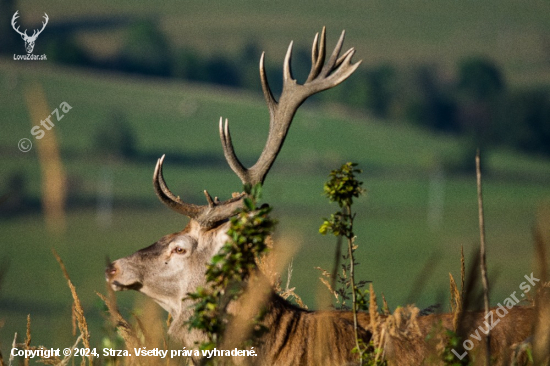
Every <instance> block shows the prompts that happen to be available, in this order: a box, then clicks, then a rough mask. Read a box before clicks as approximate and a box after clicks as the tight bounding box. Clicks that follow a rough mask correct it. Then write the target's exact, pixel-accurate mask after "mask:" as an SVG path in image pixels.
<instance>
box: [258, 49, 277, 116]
mask: <svg viewBox="0 0 550 366" xmlns="http://www.w3.org/2000/svg"><path fill="white" fill-rule="evenodd" d="M264 59H265V52H262V56H261V57H260V79H261V82H262V91H263V92H264V99H265V102H266V103H267V108H268V109H269V118H270V121H272V120H273V118H274V116H275V109H276V108H277V101H276V100H275V97H274V96H273V93H272V92H271V88H270V87H269V83H268V81H267V76H266V73H265V66H264Z"/></svg>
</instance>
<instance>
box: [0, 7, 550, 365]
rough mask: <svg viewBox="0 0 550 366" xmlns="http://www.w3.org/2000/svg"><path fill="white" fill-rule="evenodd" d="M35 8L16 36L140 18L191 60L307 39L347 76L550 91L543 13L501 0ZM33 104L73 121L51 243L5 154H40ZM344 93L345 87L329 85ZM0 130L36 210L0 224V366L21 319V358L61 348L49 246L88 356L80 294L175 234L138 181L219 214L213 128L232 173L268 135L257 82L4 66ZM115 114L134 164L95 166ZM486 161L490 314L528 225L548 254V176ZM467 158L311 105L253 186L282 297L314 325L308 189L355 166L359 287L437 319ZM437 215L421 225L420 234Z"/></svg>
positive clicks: (33, 174)
mask: <svg viewBox="0 0 550 366" xmlns="http://www.w3.org/2000/svg"><path fill="white" fill-rule="evenodd" d="M41 4H42V5H43V8H38V7H36V6H35V5H34V4H33V5H31V4H30V3H25V4H20V12H21V13H22V14H27V15H25V17H28V19H29V21H32V20H35V21H38V19H39V18H40V17H41V16H42V13H43V12H44V10H46V11H47V12H48V15H49V16H50V21H51V22H52V24H53V23H54V22H55V19H65V20H68V19H76V18H77V17H80V16H84V15H89V16H104V15H123V16H130V17H145V16H150V15H151V14H153V15H154V16H156V17H157V20H158V21H159V22H160V25H161V28H162V29H163V30H164V31H165V32H166V34H167V35H168V37H169V39H170V41H171V42H172V44H173V45H174V46H175V47H183V46H191V47H194V48H196V49H198V50H200V51H201V52H204V53H207V54H235V53H237V52H240V50H241V49H242V48H243V47H244V46H245V45H246V44H247V42H257V43H258V44H259V45H260V46H261V48H262V49H265V50H266V51H267V52H268V54H267V57H268V58H269V60H270V61H271V62H276V63H279V62H282V59H283V56H284V51H285V50H286V47H287V46H288V42H289V41H290V40H291V39H294V40H295V41H296V43H297V44H298V45H301V46H307V47H309V45H310V42H311V37H312V36H313V35H314V33H315V32H317V31H320V29H321V27H322V26H323V25H326V26H327V30H328V44H329V47H332V46H333V44H334V42H335V41H336V38H337V35H338V34H339V32H340V30H341V29H346V31H347V37H346V43H345V45H346V46H347V47H352V46H353V47H355V48H356V49H357V53H356V56H355V57H354V60H359V59H363V60H364V61H363V62H364V64H365V65H374V64H379V63H383V62H392V63H395V64H398V65H403V66H410V65H415V64H420V63H435V64H437V65H438V66H439V67H440V68H441V69H442V70H443V73H444V74H446V73H447V74H451V73H452V72H453V70H454V68H455V66H456V63H457V61H459V60H460V59H462V58H464V57H468V56H471V55H476V54H483V55H487V56H489V57H490V58H492V59H494V60H495V61H496V62H497V63H498V65H499V66H500V67H502V68H503V70H504V71H505V74H506V77H507V80H508V81H509V83H510V85H511V87H512V88H516V87H521V86H524V85H533V84H541V85H546V84H548V83H550V71H549V68H548V59H549V52H550V51H548V50H549V48H548V44H550V36H549V34H550V33H549V32H550V18H549V17H548V16H547V15H548V12H549V10H550V5H549V3H548V2H546V1H543V0H540V1H532V2H530V5H529V6H519V5H517V4H516V2H513V1H508V0H506V1H496V0H491V1H485V2H483V3H479V4H477V3H476V4H468V5H467V4H465V3H463V2H456V1H440V2H437V3H432V4H430V5H427V4H425V3H424V2H420V1H408V2H405V1H395V2H380V3H378V2H366V3H365V2H363V1H361V2H359V1H350V2H347V3H346V5H345V6H342V5H341V4H339V3H337V2H330V3H322V4H318V3H314V2H289V1H284V2H277V3H262V5H261V6H260V5H258V3H257V2H252V1H244V2H241V4H240V5H239V6H233V5H231V4H229V3H227V4H226V3H219V2H218V3H213V2H211V3H204V4H203V3H201V4H200V5H199V3H196V2H164V3H162V4H160V3H159V4H158V5H157V4H155V5H151V4H152V3H150V2H147V3H145V2H141V1H138V2H135V1H134V2H133V3H132V5H125V4H116V5H115V4H114V3H112V2H107V1H95V2H79V3H77V2H73V3H69V4H64V3H61V2H54V1H46V2H43V3H41ZM289 9H291V10H289ZM251 19H254V21H250V20H251ZM46 34H47V33H46V32H45V33H44V35H42V36H41V37H45V36H46ZM251 35H253V36H251ZM76 39H77V41H78V42H80V43H82V44H85V45H86V47H87V48H89V49H91V50H94V51H97V52H98V54H100V55H109V53H110V52H111V51H112V50H116V49H117V48H118V47H119V46H120V45H121V43H122V42H123V39H124V31H123V30H120V29H119V30H114V31H112V32H106V31H97V32H82V33H81V34H78V35H77V37H76ZM38 46H39V45H38ZM38 46H37V47H38ZM258 57H259V55H258ZM352 78H353V76H352ZM37 87H40V88H42V89H43V90H44V94H45V96H46V99H47V103H48V106H49V111H51V110H53V109H54V108H56V107H58V106H59V105H60V103H62V102H66V103H68V104H70V105H71V106H72V107H73V109H72V110H71V111H70V113H68V114H66V115H65V117H64V118H63V120H61V121H59V122H55V127H53V128H52V130H50V131H46V134H55V136H56V137H57V139H58V142H59V146H60V150H61V157H62V161H63V164H64V169H65V172H66V175H67V178H68V182H69V190H68V192H69V193H68V195H69V204H68V209H67V212H66V215H67V230H66V232H65V233H64V234H61V235H54V234H52V233H50V232H49V231H48V230H47V228H46V227H45V224H44V220H43V217H42V214H41V213H40V210H39V208H38V203H39V201H40V195H41V193H40V190H41V171H40V165H39V161H38V158H37V154H36V146H35V147H33V149H32V150H31V151H30V152H27V153H23V152H20V151H19V150H18V148H17V143H18V141H19V140H20V139H21V138H24V137H25V138H29V139H30V140H31V141H32V142H33V144H34V143H36V140H35V139H34V137H33V136H32V135H31V134H30V129H31V127H32V126H33V125H36V124H37V123H38V121H31V120H30V116H29V111H28V108H27V104H26V100H25V96H26V93H28V90H29V89H30V88H37ZM343 88H346V83H345V82H344V83H343V85H341V86H339V87H338V89H343ZM0 116H2V118H1V120H2V122H0V123H1V129H0V130H1V132H0V168H1V169H0V171H1V172H2V174H1V178H2V179H1V180H0V195H3V194H5V193H6V192H7V185H8V180H9V179H10V177H13V176H14V175H16V174H20V175H21V176H22V177H23V179H24V192H25V197H27V198H28V199H29V200H30V202H31V203H32V204H31V206H30V208H29V209H28V210H27V211H24V212H22V213H21V214H16V215H3V216H0V233H1V234H2V245H1V248H2V250H1V252H0V275H1V277H0V349H1V351H2V353H3V354H4V355H6V354H8V353H9V349H10V344H11V342H12V340H13V334H14V332H18V333H19V335H20V340H21V339H22V336H23V334H24V333H25V324H26V316H27V314H30V315H31V318H32V325H31V329H32V334H33V341H32V342H33V344H34V345H39V344H40V345H44V346H46V347H68V346H69V345H72V342H73V341H74V337H73V336H72V335H71V294H70V291H69V289H68V287H67V284H66V281H65V279H64V278H63V275H62V273H61V270H60V269H59V266H58V264H57V263H56V261H55V258H54V256H53V255H52V253H51V249H52V248H53V249H55V250H56V251H57V252H58V253H59V255H60V256H61V258H62V259H63V261H64V262H65V265H66V267H67V270H68V272H69V274H70V275H71V279H72V281H73V283H74V285H75V286H76V290H77V292H78V295H79V296H80V298H81V300H82V302H83V306H84V311H85V315H86V317H87V319H88V321H89V323H90V331H91V334H92V344H97V345H99V342H100V340H101V339H102V337H103V335H104V331H103V330H102V326H103V324H104V318H103V315H102V314H103V310H102V309H103V308H102V304H101V301H100V300H99V298H98V297H97V296H96V294H95V292H96V291H99V292H103V293H104V292H105V279H104V272H103V271H104V269H105V265H106V257H107V256H108V257H109V258H110V259H115V258H119V257H122V256H126V255H128V254H130V253H132V252H134V251H135V250H137V249H140V248H143V247H145V246H147V245H149V244H152V243H153V242H155V241H156V240H158V239H159V238H160V237H161V236H163V235H165V234H167V233H170V232H174V231H178V230H181V229H182V228H183V227H184V225H185V220H186V219H184V218H183V217H179V216H178V215H177V214H175V213H173V212H170V211H169V210H167V209H166V208H165V207H163V206H162V204H160V203H159V202H158V200H157V198H156V197H155V195H154V192H153V189H152V184H151V177H152V173H153V169H154V164H155V162H156V159H157V158H158V157H160V156H161V155H162V154H164V153H166V160H165V164H164V165H165V167H164V174H165V177H166V180H167V182H168V184H169V186H170V189H171V190H172V191H173V192H174V193H176V194H178V195H180V196H181V197H183V198H184V199H186V200H188V201H191V202H193V203H201V204H202V203H204V196H203V194H202V190H203V189H208V191H209V192H210V193H211V194H212V195H216V196H219V197H220V198H221V199H224V198H228V197H229V196H230V195H231V193H232V192H236V191H240V190H241V188H242V187H241V186H240V182H239V180H238V178H237V177H236V176H235V175H234V174H233V173H232V172H231V170H230V168H229V167H228V166H227V164H226V163H225V161H224V158H223V152H222V149H221V145H220V141H219V137H218V120H219V118H220V116H223V117H224V118H228V119H229V122H230V126H231V132H232V136H233V141H234V144H235V147H236V151H237V154H238V155H239V157H242V160H243V163H245V165H251V164H253V163H254V161H255V160H256V159H257V157H258V156H259V154H260V152H261V150H262V148H263V146H264V142H265V138H266V137H267V129H268V113H267V108H266V107H265V103H264V100H263V97H262V95H261V90H260V84H259V82H258V91H257V92H256V93H250V92H243V91H240V90H233V89H225V88H222V87H218V86H208V85H199V84H192V83H185V82H176V81H173V80H166V79H153V78H139V77H132V76H128V75H119V74H109V73H99V72H92V71H87V70H83V69H76V68H67V67H60V66H56V65H52V64H50V63H46V62H43V63H23V62H14V61H13V60H11V59H6V58H0ZM113 116H123V117H124V119H125V120H126V121H127V122H128V124H129V126H130V127H131V131H132V133H133V136H135V138H136V139H137V143H136V146H137V153H136V154H135V155H134V156H133V157H131V158H128V159H109V158H107V157H106V156H105V155H103V154H102V151H101V150H100V149H99V148H98V147H97V134H98V131H99V129H100V126H102V125H105V124H106V123H108V122H109V121H110V120H111V119H112V118H113ZM44 117H46V116H44ZM482 154H483V158H484V160H483V164H484V177H483V179H484V194H485V197H484V198H485V214H486V219H485V221H486V230H487V246H488V268H489V277H490V281H491V289H492V293H491V299H492V302H493V303H496V302H498V301H500V300H502V299H504V298H505V297H507V296H508V295H509V294H510V293H511V292H512V291H515V290H517V288H518V285H519V283H520V282H522V279H523V276H524V275H525V274H529V273H531V272H532V271H533V270H534V269H536V267H535V259H536V258H535V255H534V250H533V228H534V227H535V226H536V225H539V227H540V228H541V232H542V233H543V235H545V238H546V241H547V242H548V238H550V224H549V223H550V184H549V182H550V160H548V159H547V158H543V157H537V156H527V155H523V154H519V153H517V152H515V151H509V150H505V149H490V150H487V151H482ZM465 156H466V157H468V156H471V161H472V165H473V156H474V151H473V146H472V145H471V144H470V142H469V141H468V140H466V139H464V138H461V137H456V136H449V135H439V134H433V133H431V132H427V131H425V130H422V129H419V128H416V127H413V126H411V125H410V124H407V123H405V122H404V121H399V120H377V119H375V118H373V117H372V116H369V115H366V114H363V113H362V112H357V111H354V110H348V109H344V108H342V107H340V106H337V105H333V104H330V103H329V102H326V100H325V99H323V103H322V104H320V103H315V101H313V102H310V103H306V104H305V105H304V106H303V107H302V108H301V109H300V110H299V112H298V113H297V115H296V117H295V119H294V122H293V125H292V127H291V129H290V132H289V136H288V138H287V140H286V142H285V146H284V147H283V149H282V152H281V154H280V156H279V157H278V161H277V162H276V163H275V165H274V167H273V170H272V171H271V172H270V175H269V177H268V178H267V180H266V185H265V193H264V197H263V201H265V202H267V203H269V204H271V205H272V206H274V208H275V209H274V211H273V212H274V216H275V217H276V218H277V219H278V220H279V225H278V227H277V230H276V238H275V242H276V243H277V241H285V242H286V243H290V246H291V247H294V248H296V252H295V253H294V255H293V274H292V280H291V285H292V286H295V287H296V293H298V294H299V295H300V296H301V297H302V299H303V300H304V302H305V303H306V304H307V305H308V306H309V307H310V308H315V307H316V301H317V299H318V294H319V292H320V291H326V290H325V288H324V287H323V286H322V285H321V284H320V281H319V280H318V277H319V275H320V273H319V271H317V270H315V269H314V267H316V266H320V267H323V268H325V269H331V266H332V263H333V255H334V244H335V241H334V240H333V238H331V237H323V236H321V235H320V234H319V233H318V228H319V226H320V225H321V223H322V218H323V217H327V216H329V215H330V214H331V213H332V212H334V211H335V210H336V207H335V206H334V205H331V204H329V203H328V202H327V200H326V199H325V198H324V197H323V196H322V187H323V183H324V182H325V181H326V179H327V175H328V173H329V172H330V170H332V169H336V168H337V167H339V166H340V165H341V164H342V163H344V162H346V161H353V162H357V163H358V164H359V168H361V169H362V170H363V173H362V174H361V176H360V177H359V179H360V180H362V181H364V187H365V188H366V190H367V194H366V196H365V197H363V198H360V199H359V200H358V201H357V202H356V204H355V209H356V210H357V218H356V222H355V226H356V233H357V244H359V249H358V250H357V252H356V258H357V260H358V262H359V263H360V265H359V266H358V267H357V274H356V276H357V278H358V279H365V280H370V281H373V283H374V288H375V290H376V291H377V293H378V294H380V293H383V294H384V295H385V297H386V299H387V300H388V303H389V305H390V308H391V309H392V310H393V309H395V307H396V306H398V305H404V304H405V303H407V302H414V303H416V304H417V305H418V306H419V307H420V308H423V307H427V306H429V305H432V304H434V303H436V302H438V303H441V304H442V307H443V309H444V310H448V304H449V293H448V287H449V276H448V273H449V272H452V273H453V275H454V276H455V278H459V273H460V247H461V246H464V248H465V253H466V255H467V261H468V258H469V254H470V253H472V252H473V251H474V250H475V248H477V243H478V241H479V231H478V217H477V202H476V186H475V175H474V171H473V169H470V170H461V169H458V168H457V166H461V164H462V163H463V162H464V160H465V159H466V160H467V158H465ZM106 179H107V180H108V182H110V183H109V184H111V187H112V197H113V212H112V220H111V222H110V224H109V225H105V224H104V223H103V222H102V221H101V219H100V218H98V204H97V201H98V196H99V195H100V193H99V192H100V191H101V189H102V188H101V187H102V186H103V184H104V183H105V180H106ZM434 185H435V188H434ZM434 197H435V198H437V199H436V201H437V203H435V204H434V203H433V202H434ZM434 205H435V206H434ZM0 208H1V206H0ZM434 210H435V212H437V213H438V214H437V215H436V217H435V219H434V218H430V212H431V213H433V212H434ZM283 276H284V275H283ZM143 298H144V296H143V295H141V294H138V293H133V292H132V293H130V292H125V293H118V294H117V299H118V300H119V305H120V307H121V310H122V312H123V314H125V315H127V314H129V313H130V312H132V311H133V310H132V309H134V308H135V306H136V304H143V302H142V301H143ZM139 306H142V305H138V307H139ZM136 311H137V312H139V310H136ZM5 358H6V357H5Z"/></svg>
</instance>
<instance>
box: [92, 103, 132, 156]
mask: <svg viewBox="0 0 550 366" xmlns="http://www.w3.org/2000/svg"><path fill="white" fill-rule="evenodd" d="M94 147H95V148H96V149H97V150H98V152H99V153H101V154H103V155H106V156H110V157H115V158H132V157H134V156H135V155H136V153H137V147H136V138H135V135H134V132H133V130H132V127H131V125H130V124H129V123H128V121H127V119H126V116H125V115H124V114H122V113H120V112H118V111H114V112H111V114H110V115H109V116H108V117H107V118H106V119H105V122H104V123H103V124H101V125H99V126H98V127H97V130H96V133H95V136H94Z"/></svg>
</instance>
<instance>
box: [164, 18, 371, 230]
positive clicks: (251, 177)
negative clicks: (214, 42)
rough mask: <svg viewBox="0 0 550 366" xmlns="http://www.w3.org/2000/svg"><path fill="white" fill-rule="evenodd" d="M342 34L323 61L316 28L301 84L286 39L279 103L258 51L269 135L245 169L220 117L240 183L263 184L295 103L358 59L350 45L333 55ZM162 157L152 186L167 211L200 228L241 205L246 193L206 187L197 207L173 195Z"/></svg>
mask: <svg viewBox="0 0 550 366" xmlns="http://www.w3.org/2000/svg"><path fill="white" fill-rule="evenodd" d="M344 35H345V32H344V31H343V32H342V35H341V36H340V39H339V40H338V43H337V44H336V47H335V48H334V51H333V52H332V54H331V56H330V58H329V60H328V62H327V64H326V65H324V63H325V43H326V36H325V28H324V27H323V31H322V32H321V40H320V41H319V33H317V34H316V35H315V39H314V41H313V47H312V51H311V60H312V65H311V71H310V73H309V76H308V78H307V80H306V82H305V83H304V84H303V85H300V84H298V83H297V82H296V80H295V79H294V78H293V77H292V73H291V70H290V58H291V56H292V42H291V43H290V45H289V47H288V51H287V53H286V56H285V61H284V66H283V91H282V93H281V96H280V98H279V101H278V102H277V101H276V100H275V97H274V96H273V93H272V92H271V89H270V88H269V84H268V81H267V77H266V73H265V67H264V58H265V53H262V56H261V58H260V78H261V82H262V90H263V93H264V98H265V100H266V103H267V107H268V109H269V116H270V117H269V135H268V138H267V142H266V145H265V147H264V149H263V151H262V153H261V155H260V157H259V158H258V161H257V162H256V164H254V165H253V166H252V167H251V168H248V169H247V168H245V167H244V166H243V165H242V163H241V162H240V161H239V159H238V158H237V155H236V154H235V149H234V148H233V143H232V141H231V134H230V132H229V123H228V121H227V119H226V120H225V124H224V123H223V119H222V118H220V139H221V142H222V146H223V152H224V155H225V159H226V160H227V162H228V164H229V166H230V167H231V169H232V170H233V171H234V172H235V174H237V176H238V177H239V178H240V179H241V181H242V182H243V184H250V185H256V184H257V183H262V184H263V182H264V180H265V178H266V176H267V173H268V172H269V169H270V168H271V166H272V165H273V163H274V161H275V159H276V158H277V155H278V154H279V152H280V151H281V147H282V146H283V143H284V140H285V137H286V134H287V132H288V129H289V128H290V124H291V123H292V119H293V117H294V115H295V114H296V111H297V110H298V107H300V105H301V104H302V103H303V102H304V101H305V100H306V99H307V98H308V97H309V96H311V95H313V94H315V93H318V92H320V91H323V90H326V89H329V88H332V87H334V86H336V85H338V84H340V83H341V82H342V81H344V80H346V79H347V78H348V77H349V76H350V75H351V74H352V73H353V72H354V71H355V70H356V69H357V67H358V66H359V64H360V63H361V61H359V62H356V63H355V64H352V63H351V58H352V57H353V54H354V53H355V49H353V48H351V49H349V50H348V51H347V52H345V53H344V54H343V55H342V56H340V57H339V56H338V55H339V54H340V50H341V48H342V44H343V43H344ZM323 65H324V66H323ZM163 161H164V155H163V156H162V158H160V159H159V160H158V162H157V166H156V168H155V173H154V175H153V185H154V187H155V192H156V193H157V196H158V197H159V199H160V200H161V201H162V202H163V203H164V204H166V205H167V206H168V207H170V208H171V209H172V210H174V211H176V212H179V213H181V214H184V215H186V216H188V217H190V218H192V219H195V220H197V221H198V222H199V223H200V225H201V226H202V227H205V228H212V227H213V226H215V225H216V223H218V222H220V221H223V220H226V219H228V218H229V217H231V216H232V215H233V214H234V212H235V210H236V209H237V208H238V207H240V206H241V205H242V199H243V198H244V197H245V194H244V193H243V194H240V195H237V196H236V197H233V198H231V199H229V200H227V201H224V202H220V201H219V200H218V199H217V198H215V199H214V200H213V199H212V197H211V196H210V195H209V194H208V192H207V191H204V194H205V196H206V200H207V201H208V205H204V206H198V205H194V204H190V203H185V202H183V201H182V200H181V199H180V198H179V197H176V196H175V195H174V194H172V192H170V190H169V189H168V187H167V186H166V182H165V181H164V178H163V176H162V163H163Z"/></svg>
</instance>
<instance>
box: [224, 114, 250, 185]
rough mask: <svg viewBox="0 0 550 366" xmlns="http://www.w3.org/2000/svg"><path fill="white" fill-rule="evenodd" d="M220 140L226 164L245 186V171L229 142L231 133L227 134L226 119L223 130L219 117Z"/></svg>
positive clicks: (227, 123)
mask: <svg viewBox="0 0 550 366" xmlns="http://www.w3.org/2000/svg"><path fill="white" fill-rule="evenodd" d="M220 139H221V141H222V147H223V154H224V155H225V160H227V163H228V164H229V166H230V167H231V169H232V170H233V171H234V172H235V174H237V176H238V177H239V178H240V179H241V181H242V182H243V184H245V183H246V181H247V174H246V173H247V170H246V168H245V167H244V166H243V164H242V163H241V162H240V161H239V159H238V158H237V155H236V154H235V148H234V147H233V142H232V140H231V133H230V132H229V121H228V120H227V118H226V119H225V128H224V125H223V118H222V117H220Z"/></svg>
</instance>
